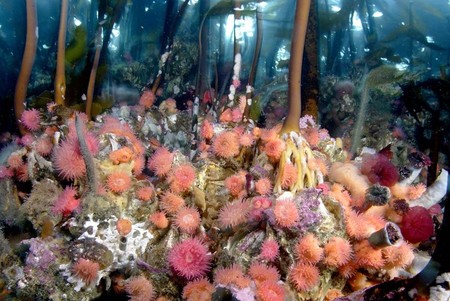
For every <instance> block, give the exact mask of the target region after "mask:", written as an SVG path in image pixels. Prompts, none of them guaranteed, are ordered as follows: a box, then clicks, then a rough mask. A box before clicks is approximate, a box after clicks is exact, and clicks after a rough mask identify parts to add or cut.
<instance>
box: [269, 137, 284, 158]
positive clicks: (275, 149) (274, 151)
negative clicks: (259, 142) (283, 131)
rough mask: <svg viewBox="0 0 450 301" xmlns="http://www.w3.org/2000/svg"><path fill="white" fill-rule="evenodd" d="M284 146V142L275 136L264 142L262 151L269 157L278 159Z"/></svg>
mask: <svg viewBox="0 0 450 301" xmlns="http://www.w3.org/2000/svg"><path fill="white" fill-rule="evenodd" d="M285 148H286V143H284V141H283V140H281V139H279V138H276V139H271V140H269V141H267V142H266V144H265V145H264V152H265V153H266V155H267V156H268V157H269V158H270V159H272V160H275V161H278V160H280V157H281V153H282V152H283V151H284V149H285Z"/></svg>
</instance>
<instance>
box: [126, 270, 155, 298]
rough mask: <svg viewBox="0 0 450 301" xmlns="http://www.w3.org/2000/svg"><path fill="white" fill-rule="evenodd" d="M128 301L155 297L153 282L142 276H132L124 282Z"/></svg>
mask: <svg viewBox="0 0 450 301" xmlns="http://www.w3.org/2000/svg"><path fill="white" fill-rule="evenodd" d="M125 291H126V292H127V294H128V296H129V297H130V299H129V301H152V300H153V299H154V298H155V291H154V290H153V284H152V283H151V282H150V281H149V280H148V279H147V278H145V277H144V276H138V277H132V278H130V279H128V281H127V283H126V284H125Z"/></svg>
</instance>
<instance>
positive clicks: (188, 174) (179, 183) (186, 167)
mask: <svg viewBox="0 0 450 301" xmlns="http://www.w3.org/2000/svg"><path fill="white" fill-rule="evenodd" d="M167 181H168V182H169V183H170V189H171V190H172V191H173V192H175V193H181V192H185V191H187V190H189V188H191V186H192V184H193V183H194V181H195V169H194V167H193V166H192V165H191V164H188V163H186V164H181V165H179V166H176V167H174V168H173V169H172V171H171V172H170V173H169V176H168V179H167Z"/></svg>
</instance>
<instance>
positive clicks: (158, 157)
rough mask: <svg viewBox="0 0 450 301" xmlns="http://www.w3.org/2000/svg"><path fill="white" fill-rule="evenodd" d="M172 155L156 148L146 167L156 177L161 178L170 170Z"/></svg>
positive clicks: (163, 148) (162, 148) (164, 149)
mask: <svg viewBox="0 0 450 301" xmlns="http://www.w3.org/2000/svg"><path fill="white" fill-rule="evenodd" d="M172 161H173V154H172V153H171V152H169V150H168V149H167V148H165V147H160V148H158V149H157V150H156V151H155V153H154V154H153V155H152V157H151V158H150V159H149V160H148V163H147V166H148V168H149V169H150V170H151V171H153V172H154V173H155V174H156V175H157V176H158V177H163V176H165V175H166V174H168V173H169V171H170V169H171V168H172Z"/></svg>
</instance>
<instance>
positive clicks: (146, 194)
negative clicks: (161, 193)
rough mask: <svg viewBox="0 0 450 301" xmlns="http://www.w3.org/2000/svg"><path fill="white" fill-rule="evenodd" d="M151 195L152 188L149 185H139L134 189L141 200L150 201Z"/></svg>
mask: <svg viewBox="0 0 450 301" xmlns="http://www.w3.org/2000/svg"><path fill="white" fill-rule="evenodd" d="M152 196H153V188H152V187H150V186H145V187H141V188H139V189H138V190H137V191H136V197H137V198H138V199H139V200H141V201H143V202H147V201H150V200H151V199H152Z"/></svg>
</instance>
